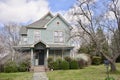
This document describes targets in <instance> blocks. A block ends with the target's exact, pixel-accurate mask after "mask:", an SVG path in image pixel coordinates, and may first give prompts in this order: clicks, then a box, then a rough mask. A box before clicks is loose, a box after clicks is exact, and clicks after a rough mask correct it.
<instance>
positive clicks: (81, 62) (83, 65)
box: [78, 59, 86, 69]
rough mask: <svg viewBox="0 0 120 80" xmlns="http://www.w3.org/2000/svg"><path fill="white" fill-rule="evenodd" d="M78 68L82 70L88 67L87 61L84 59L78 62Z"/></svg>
mask: <svg viewBox="0 0 120 80" xmlns="http://www.w3.org/2000/svg"><path fill="white" fill-rule="evenodd" d="M78 66H79V68H80V69H82V68H84V67H85V66H86V64H85V61H84V60H83V59H81V60H78Z"/></svg>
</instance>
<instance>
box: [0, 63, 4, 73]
mask: <svg viewBox="0 0 120 80" xmlns="http://www.w3.org/2000/svg"><path fill="white" fill-rule="evenodd" d="M0 72H4V65H3V64H0Z"/></svg>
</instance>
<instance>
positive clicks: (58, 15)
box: [45, 14, 72, 29]
mask: <svg viewBox="0 0 120 80" xmlns="http://www.w3.org/2000/svg"><path fill="white" fill-rule="evenodd" d="M57 17H59V18H60V19H61V20H63V21H64V22H65V24H66V25H67V26H68V27H69V28H70V29H71V28H72V26H71V25H70V24H69V23H68V22H67V21H66V20H65V19H64V18H63V17H62V16H61V15H60V14H57V15H56V16H55V17H54V18H52V19H51V20H50V21H49V22H48V23H47V24H46V25H45V28H46V27H47V25H48V24H49V23H50V22H52V21H53V20H54V19H55V18H57Z"/></svg>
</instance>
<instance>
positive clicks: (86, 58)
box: [75, 53, 91, 66]
mask: <svg viewBox="0 0 120 80" xmlns="http://www.w3.org/2000/svg"><path fill="white" fill-rule="evenodd" d="M75 59H76V60H77V61H79V62H80V61H81V60H82V62H83V63H84V64H83V66H88V65H90V64H91V58H90V55H88V54H84V53H81V54H78V55H76V56H75Z"/></svg>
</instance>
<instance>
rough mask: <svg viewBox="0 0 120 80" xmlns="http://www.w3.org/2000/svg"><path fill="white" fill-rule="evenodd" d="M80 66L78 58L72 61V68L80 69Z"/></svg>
mask: <svg viewBox="0 0 120 80" xmlns="http://www.w3.org/2000/svg"><path fill="white" fill-rule="evenodd" d="M78 68H79V65H78V62H77V61H76V60H72V61H71V62H70V69H78Z"/></svg>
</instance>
